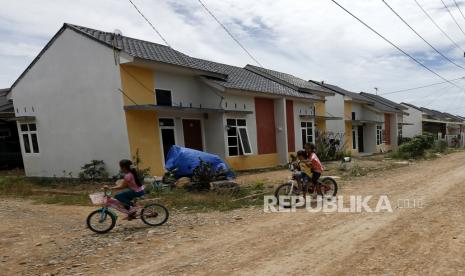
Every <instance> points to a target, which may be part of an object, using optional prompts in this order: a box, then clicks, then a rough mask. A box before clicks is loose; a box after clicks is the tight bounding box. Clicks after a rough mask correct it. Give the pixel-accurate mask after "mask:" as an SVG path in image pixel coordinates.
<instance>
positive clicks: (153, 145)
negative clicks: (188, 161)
mask: <svg viewBox="0 0 465 276" xmlns="http://www.w3.org/2000/svg"><path fill="white" fill-rule="evenodd" d="M126 125H127V128H128V136H129V146H130V149H131V155H132V156H134V155H135V154H136V151H137V150H139V156H140V158H141V160H142V164H141V165H140V166H141V168H150V172H151V174H153V175H162V174H163V172H164V169H163V159H162V150H161V142H160V135H159V133H160V131H159V129H158V116H157V113H156V112H153V111H140V110H129V111H126Z"/></svg>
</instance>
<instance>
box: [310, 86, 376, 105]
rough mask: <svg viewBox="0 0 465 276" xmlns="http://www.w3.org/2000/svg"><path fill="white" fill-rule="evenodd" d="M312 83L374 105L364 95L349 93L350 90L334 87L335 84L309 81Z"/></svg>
mask: <svg viewBox="0 0 465 276" xmlns="http://www.w3.org/2000/svg"><path fill="white" fill-rule="evenodd" d="M309 81H310V82H312V83H314V84H317V85H320V86H323V87H325V88H327V89H329V90H331V91H334V92H336V93H339V94H341V95H344V96H347V97H351V98H353V99H355V100H357V101H361V102H365V103H368V104H372V105H373V104H374V102H373V101H372V100H371V99H369V98H367V97H364V96H362V95H360V94H359V93H355V92H351V91H348V90H345V89H343V88H341V87H339V86H337V85H333V84H329V83H326V82H325V83H321V82H317V81H314V80H309Z"/></svg>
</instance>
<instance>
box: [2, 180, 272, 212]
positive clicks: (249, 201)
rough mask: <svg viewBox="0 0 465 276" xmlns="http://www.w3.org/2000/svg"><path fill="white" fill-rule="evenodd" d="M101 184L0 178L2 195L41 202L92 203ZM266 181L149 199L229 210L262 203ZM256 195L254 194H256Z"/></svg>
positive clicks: (186, 208) (174, 192)
mask: <svg viewBox="0 0 465 276" xmlns="http://www.w3.org/2000/svg"><path fill="white" fill-rule="evenodd" d="M100 186H101V184H90V183H79V182H77V181H65V182H60V181H58V180H44V179H31V178H26V177H0V195H1V196H10V197H19V198H26V199H30V200H33V201H34V202H37V203H42V204H63V205H90V204H91V202H90V199H89V197H88V194H89V193H91V192H92V191H95V190H97V188H98V187H100ZM264 187H265V182H264V181H257V182H256V183H254V184H253V185H250V186H245V187H244V186H242V187H240V189H239V190H238V191H233V192H231V193H228V192H222V193H217V192H214V191H208V192H198V193H193V192H188V191H186V190H184V189H174V190H171V191H162V192H153V193H150V194H148V196H147V198H148V199H150V198H159V199H160V202H161V203H163V204H164V205H166V206H167V207H169V208H173V209H178V210H182V211H211V210H219V211H227V210H232V209H237V208H241V207H246V206H256V205H261V204H263V192H264V190H265V188H264ZM256 194H257V196H254V195H256Z"/></svg>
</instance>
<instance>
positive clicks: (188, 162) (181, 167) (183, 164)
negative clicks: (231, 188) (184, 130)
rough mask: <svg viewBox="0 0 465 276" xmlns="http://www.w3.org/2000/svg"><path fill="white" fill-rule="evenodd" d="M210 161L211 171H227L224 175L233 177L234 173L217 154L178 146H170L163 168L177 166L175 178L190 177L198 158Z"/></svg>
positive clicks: (170, 168)
mask: <svg viewBox="0 0 465 276" xmlns="http://www.w3.org/2000/svg"><path fill="white" fill-rule="evenodd" d="M199 158H200V159H202V160H203V161H204V162H207V163H210V164H211V168H212V171H213V172H217V171H219V170H225V171H227V174H226V177H228V178H234V174H233V173H232V172H231V170H230V169H229V167H228V165H227V164H226V163H225V162H224V161H223V160H222V159H221V158H220V157H219V156H218V155H214V154H211V153H207V152H203V151H198V150H194V149H189V148H183V147H180V146H176V145H174V146H172V147H171V149H170V150H169V152H168V155H167V157H166V161H165V168H166V169H167V170H172V169H175V168H177V169H178V170H177V171H176V173H175V177H176V178H180V177H184V176H187V177H191V176H192V171H193V170H194V169H195V168H196V167H197V166H198V165H199V163H200V159H199Z"/></svg>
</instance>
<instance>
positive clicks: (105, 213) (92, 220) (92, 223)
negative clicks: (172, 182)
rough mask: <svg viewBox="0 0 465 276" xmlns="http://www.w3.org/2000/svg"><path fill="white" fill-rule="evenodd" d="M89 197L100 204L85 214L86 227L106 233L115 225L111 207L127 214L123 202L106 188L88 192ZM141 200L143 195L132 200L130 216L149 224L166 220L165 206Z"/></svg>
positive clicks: (166, 210)
mask: <svg viewBox="0 0 465 276" xmlns="http://www.w3.org/2000/svg"><path fill="white" fill-rule="evenodd" d="M89 197H90V199H91V201H92V203H93V204H95V205H101V206H102V207H101V208H100V209H98V210H95V211H93V212H91V213H90V214H89V216H87V227H88V228H89V229H90V230H92V231H94V232H95V233H98V234H103V233H107V232H109V231H110V230H111V229H113V228H114V227H115V225H116V220H117V218H118V215H117V214H116V212H114V211H113V209H115V210H118V211H119V212H121V213H124V214H127V215H129V211H128V210H127V209H126V208H124V206H123V204H122V203H121V202H119V201H118V200H116V199H114V198H112V197H111V191H109V190H108V189H104V191H103V192H98V193H94V194H90V195H89ZM143 200H144V198H143V197H141V198H137V199H135V200H134V207H133V209H132V210H131V214H132V217H134V218H136V219H137V218H140V219H141V220H142V221H143V222H144V223H145V224H147V225H150V226H160V225H162V224H164V223H165V222H166V221H168V217H169V213H168V209H167V208H166V207H165V206H163V205H161V204H159V203H154V202H149V203H145V204H144V203H143V202H141V201H143ZM134 210H135V214H134V213H133V212H134Z"/></svg>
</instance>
